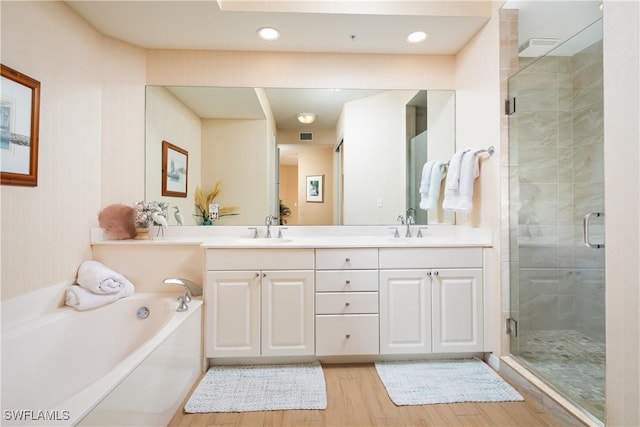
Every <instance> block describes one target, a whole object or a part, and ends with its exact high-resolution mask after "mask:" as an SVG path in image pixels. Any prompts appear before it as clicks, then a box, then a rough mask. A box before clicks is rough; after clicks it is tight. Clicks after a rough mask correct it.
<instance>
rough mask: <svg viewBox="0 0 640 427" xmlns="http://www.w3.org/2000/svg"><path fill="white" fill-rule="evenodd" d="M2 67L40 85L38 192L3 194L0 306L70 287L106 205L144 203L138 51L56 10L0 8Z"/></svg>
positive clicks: (4, 190)
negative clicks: (66, 284) (34, 293)
mask: <svg viewBox="0 0 640 427" xmlns="http://www.w3.org/2000/svg"><path fill="white" fill-rule="evenodd" d="M1 28H2V37H1V39H2V50H1V52H2V59H1V60H2V63H3V64H6V65H8V66H10V67H12V68H14V69H16V70H18V71H20V72H22V73H24V74H26V75H28V76H30V77H32V78H34V79H36V80H39V81H40V84H41V95H40V96H41V97H40V133H39V135H40V138H39V142H40V145H39V167H38V175H39V176H38V186H37V187H13V186H6V185H5V186H2V187H1V188H0V191H1V197H2V229H1V233H2V253H1V254H0V255H1V258H2V299H3V300H6V299H9V298H13V297H15V296H18V295H21V294H24V293H27V292H29V291H34V290H37V289H41V288H45V287H49V286H51V285H54V284H58V283H64V282H69V281H71V280H72V279H73V278H74V277H75V273H76V270H77V268H78V265H79V264H80V263H81V262H82V261H83V260H85V259H88V258H90V257H91V248H90V246H89V229H90V227H92V226H96V225H97V215H98V212H99V211H100V209H101V208H102V207H103V206H105V205H106V204H111V203H114V202H124V203H127V204H130V203H133V202H134V201H136V200H142V198H143V197H144V166H143V165H144V80H145V56H144V51H142V50H141V49H137V48H134V47H131V46H129V45H126V44H123V43H120V42H116V41H114V40H111V39H108V38H106V37H103V36H101V35H100V34H98V33H97V32H96V31H95V30H94V29H93V28H91V27H90V26H89V25H88V24H87V23H86V22H85V21H84V20H82V19H80V18H79V17H77V15H76V14H75V13H73V12H71V11H70V9H69V8H68V7H67V6H66V5H65V4H64V3H62V2H2V25H1Z"/></svg>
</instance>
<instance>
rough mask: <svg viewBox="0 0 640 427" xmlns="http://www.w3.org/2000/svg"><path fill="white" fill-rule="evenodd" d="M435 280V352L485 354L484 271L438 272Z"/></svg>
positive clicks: (434, 276)
mask: <svg viewBox="0 0 640 427" xmlns="http://www.w3.org/2000/svg"><path fill="white" fill-rule="evenodd" d="M431 277H432V289H433V351H434V353H455V352H471V351H482V350H483V345H484V341H483V316H484V312H483V308H482V307H483V298H482V295H483V293H482V270H480V269H450V270H449V269H442V270H438V269H436V270H433V272H432V276H431Z"/></svg>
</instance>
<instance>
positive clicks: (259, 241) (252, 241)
mask: <svg viewBox="0 0 640 427" xmlns="http://www.w3.org/2000/svg"><path fill="white" fill-rule="evenodd" d="M292 241H293V240H292V239H283V238H277V237H273V238H270V239H267V238H251V237H247V238H244V239H238V240H237V242H238V243H239V244H241V245H281V244H283V243H291V242H292Z"/></svg>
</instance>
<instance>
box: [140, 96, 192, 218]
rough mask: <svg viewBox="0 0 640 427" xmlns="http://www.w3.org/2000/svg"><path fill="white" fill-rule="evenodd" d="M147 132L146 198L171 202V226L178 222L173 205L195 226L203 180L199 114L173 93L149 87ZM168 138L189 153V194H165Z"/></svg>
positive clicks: (169, 216) (169, 212) (169, 215)
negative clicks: (197, 192) (164, 144)
mask: <svg viewBox="0 0 640 427" xmlns="http://www.w3.org/2000/svg"><path fill="white" fill-rule="evenodd" d="M146 93H147V95H146V96H147V108H146V133H145V152H146V159H145V164H146V167H145V182H146V187H145V190H146V194H145V199H146V200H156V201H159V202H160V201H162V202H167V203H169V210H168V218H167V221H168V222H169V225H176V220H175V217H174V215H173V213H174V212H175V210H174V209H173V207H174V206H178V207H179V208H180V212H181V213H182V217H183V218H184V224H185V225H196V218H195V217H194V216H193V215H192V214H193V213H194V212H195V211H194V203H193V200H194V198H193V197H194V193H195V188H196V185H199V183H200V181H201V173H200V170H201V169H200V158H201V146H202V143H201V140H202V124H201V121H200V117H198V116H197V115H196V114H195V113H194V112H193V111H191V110H190V109H188V108H187V107H185V105H184V104H183V103H182V102H180V101H179V100H178V99H177V98H176V97H175V96H173V94H171V92H169V91H168V90H167V89H165V88H163V87H161V86H149V87H148V88H147V92H146ZM164 140H166V141H168V142H170V143H171V144H173V145H175V146H178V147H180V148H182V149H184V150H187V152H188V153H189V159H188V161H189V165H188V176H187V197H163V196H162V141H164Z"/></svg>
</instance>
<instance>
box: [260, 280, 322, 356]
mask: <svg viewBox="0 0 640 427" xmlns="http://www.w3.org/2000/svg"><path fill="white" fill-rule="evenodd" d="M314 295H315V289H314V286H313V271H312V270H305V271H264V272H263V273H262V355H263V356H300V355H313V354H314V351H315V347H314V343H315V336H314Z"/></svg>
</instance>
